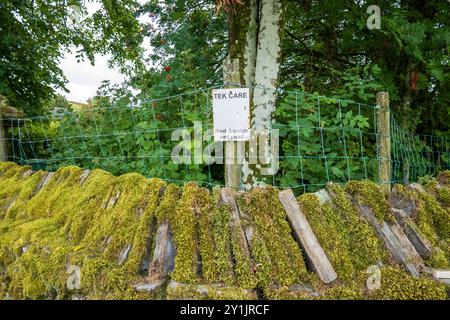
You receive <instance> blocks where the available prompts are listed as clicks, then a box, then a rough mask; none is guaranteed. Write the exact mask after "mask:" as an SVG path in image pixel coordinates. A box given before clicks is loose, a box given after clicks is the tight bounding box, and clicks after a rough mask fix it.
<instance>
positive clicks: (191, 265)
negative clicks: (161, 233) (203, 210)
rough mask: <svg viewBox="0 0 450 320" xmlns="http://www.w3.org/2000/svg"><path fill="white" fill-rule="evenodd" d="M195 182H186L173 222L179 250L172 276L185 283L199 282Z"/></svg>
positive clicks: (196, 188) (175, 239) (176, 244)
mask: <svg viewBox="0 0 450 320" xmlns="http://www.w3.org/2000/svg"><path fill="white" fill-rule="evenodd" d="M199 189H200V188H199V187H198V186H197V185H196V184H195V183H189V184H186V185H185V186H184V188H183V195H182V196H181V199H180V201H179V202H178V207H177V211H176V219H175V221H174V224H173V233H174V244H175V248H176V250H177V255H176V257H175V269H174V271H173V273H172V278H173V279H174V280H175V281H178V282H183V283H196V282H198V280H199V279H198V263H197V262H198V255H199V253H198V238H197V229H196V227H197V222H196V216H195V210H199V208H197V207H196V205H197V203H196V202H195V198H196V196H197V193H198V191H199Z"/></svg>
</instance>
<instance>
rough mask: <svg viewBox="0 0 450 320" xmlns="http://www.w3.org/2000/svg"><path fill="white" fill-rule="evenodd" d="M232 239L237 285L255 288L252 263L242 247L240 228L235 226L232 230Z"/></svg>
mask: <svg viewBox="0 0 450 320" xmlns="http://www.w3.org/2000/svg"><path fill="white" fill-rule="evenodd" d="M230 237H231V241H230V242H231V250H232V256H233V261H234V274H235V278H236V280H235V281H236V284H237V285H238V286H239V287H242V288H245V289H252V288H255V287H256V284H257V282H256V278H255V274H254V273H253V266H252V261H251V260H250V257H248V256H247V254H246V253H245V251H244V248H243V247H242V245H241V243H242V241H243V239H241V233H240V231H239V229H238V227H236V226H233V227H231V228H230Z"/></svg>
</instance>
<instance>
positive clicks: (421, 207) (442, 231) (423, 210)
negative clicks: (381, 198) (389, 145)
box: [395, 184, 450, 268]
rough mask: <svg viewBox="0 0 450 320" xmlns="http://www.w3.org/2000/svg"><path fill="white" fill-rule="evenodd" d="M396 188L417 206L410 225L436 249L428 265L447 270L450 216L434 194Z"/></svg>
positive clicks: (398, 186)
mask: <svg viewBox="0 0 450 320" xmlns="http://www.w3.org/2000/svg"><path fill="white" fill-rule="evenodd" d="M433 185H434V184H433ZM395 188H396V190H397V191H398V192H399V193H400V194H402V196H404V197H405V198H406V199H408V201H414V202H415V203H416V205H417V208H416V211H415V213H414V214H413V216H412V219H411V221H410V223H411V225H412V226H413V227H414V228H415V229H416V230H417V232H418V233H419V234H420V235H421V236H422V237H424V238H425V239H427V240H428V241H430V243H431V244H432V246H433V249H434V250H433V252H432V255H431V257H430V258H429V259H427V260H426V261H425V263H426V265H428V266H430V267H434V268H447V267H448V266H449V261H450V216H449V215H448V213H447V212H446V211H445V209H443V208H442V207H441V206H440V205H439V203H438V201H437V200H436V198H435V197H434V196H433V195H432V194H428V193H424V192H419V191H418V190H416V189H414V188H405V187H404V186H401V185H396V186H395ZM428 188H430V186H428ZM428 188H427V189H428ZM431 188H432V189H434V187H431Z"/></svg>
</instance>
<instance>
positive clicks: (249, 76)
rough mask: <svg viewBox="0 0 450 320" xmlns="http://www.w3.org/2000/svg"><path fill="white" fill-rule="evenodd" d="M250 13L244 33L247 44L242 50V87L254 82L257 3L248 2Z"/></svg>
mask: <svg viewBox="0 0 450 320" xmlns="http://www.w3.org/2000/svg"><path fill="white" fill-rule="evenodd" d="M250 6H251V11H250V20H249V24H248V29H247V33H246V40H247V43H246V45H245V48H244V61H245V65H244V83H243V84H244V85H245V86H252V85H253V84H254V82H255V70H256V53H257V50H256V44H257V41H258V11H259V10H258V3H257V0H251V1H250Z"/></svg>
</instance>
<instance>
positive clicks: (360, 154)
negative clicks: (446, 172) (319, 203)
mask: <svg viewBox="0 0 450 320" xmlns="http://www.w3.org/2000/svg"><path fill="white" fill-rule="evenodd" d="M223 87H224V86H223V85H221V86H214V87H210V88H207V89H201V90H196V91H191V92H188V93H183V94H177V95H172V96H166V97H149V98H147V99H145V100H143V101H140V102H133V103H131V102H130V101H128V100H127V99H122V100H123V101H121V100H120V99H118V100H117V101H114V103H112V104H111V103H105V104H102V103H100V104H99V105H98V106H97V107H95V108H94V107H89V106H82V107H79V108H78V109H76V110H64V111H63V112H49V113H48V114H45V115H42V116H37V117H28V118H25V119H3V123H4V126H5V127H6V128H7V130H6V131H7V136H6V137H5V138H4V139H5V140H6V144H7V149H8V157H7V160H9V161H13V162H16V163H19V164H24V165H31V166H32V167H33V168H34V169H35V170H38V169H43V170H56V169H57V168H59V167H61V166H66V165H77V166H80V167H83V168H89V169H94V168H101V169H104V170H107V171H110V172H111V173H113V174H123V173H127V172H137V173H140V174H142V175H144V176H147V177H157V178H160V179H163V180H165V181H168V182H174V183H178V184H182V183H184V182H187V181H196V182H197V183H199V184H200V185H203V186H209V187H211V186H224V176H223V171H224V169H223V167H224V165H223V162H222V163H205V162H203V163H195V161H193V160H194V153H195V152H194V148H195V142H194V139H193V136H194V133H195V130H199V128H198V123H200V124H201V133H200V134H201V137H202V141H201V142H200V143H201V147H202V148H201V150H202V151H204V150H206V149H208V146H210V147H211V146H212V145H213V144H214V143H217V142H214V141H213V138H212V135H211V130H212V128H213V112H212V90H214V89H218V88H223ZM250 90H251V91H252V92H253V93H254V94H257V93H258V92H257V91H258V90H263V91H267V90H270V89H267V88H261V87H252V88H250ZM276 91H277V92H276V93H277V96H278V99H277V107H276V110H275V111H274V114H273V119H272V124H271V128H270V129H271V130H272V132H274V129H276V130H277V132H278V133H279V150H278V154H276V155H275V157H276V159H277V160H278V163H279V169H278V171H277V172H276V174H275V175H273V176H269V177H265V178H266V179H265V181H266V183H268V184H272V185H274V186H277V187H279V188H292V189H294V190H295V191H297V192H299V193H301V192H306V191H314V190H317V189H320V188H322V187H323V186H324V185H325V184H326V183H327V182H330V181H333V182H337V183H345V182H346V181H348V180H357V179H369V180H373V181H375V182H379V177H378V167H379V163H380V160H381V156H380V154H379V134H378V132H377V128H378V124H377V119H378V116H377V112H379V108H378V107H377V106H376V105H368V104H364V103H358V102H355V101H350V100H343V99H339V98H338V97H326V96H320V95H316V94H309V93H305V92H301V91H298V92H297V91H287V90H282V89H277V90H276ZM390 123H391V128H390V139H391V150H392V152H391V168H392V181H390V183H403V182H406V181H409V182H411V181H417V179H419V178H420V177H423V176H426V175H435V174H436V173H437V172H438V171H440V170H443V169H449V168H450V141H449V139H447V138H445V137H439V136H434V135H418V134H413V133H410V132H408V131H405V130H403V129H402V128H401V126H400V125H399V124H398V123H397V121H396V120H395V117H394V116H393V115H392V114H391V121H390ZM195 124H197V127H195ZM208 129H209V132H208ZM174 132H181V133H182V135H181V137H180V136H178V137H176V139H174V138H173V134H174ZM182 137H184V138H185V140H184V141H183V140H182V139H180V138H182ZM177 139H178V140H177ZM176 145H178V146H181V147H183V148H184V149H185V150H190V152H188V153H185V154H184V156H185V157H187V158H190V159H191V160H192V161H191V162H190V163H178V164H177V163H175V162H174V161H173V159H172V150H173V148H174V147H175V146H176ZM247 147H248V146H247ZM218 158H219V157H218ZM197 162H198V161H197ZM219 162H220V161H219Z"/></svg>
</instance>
